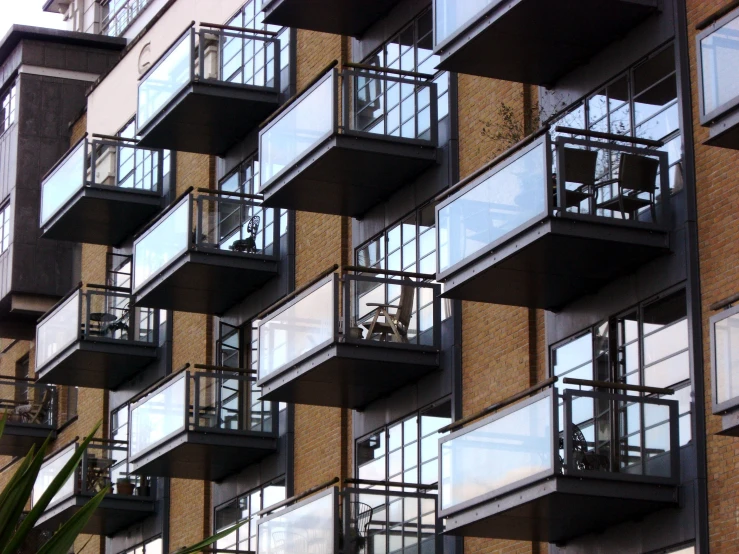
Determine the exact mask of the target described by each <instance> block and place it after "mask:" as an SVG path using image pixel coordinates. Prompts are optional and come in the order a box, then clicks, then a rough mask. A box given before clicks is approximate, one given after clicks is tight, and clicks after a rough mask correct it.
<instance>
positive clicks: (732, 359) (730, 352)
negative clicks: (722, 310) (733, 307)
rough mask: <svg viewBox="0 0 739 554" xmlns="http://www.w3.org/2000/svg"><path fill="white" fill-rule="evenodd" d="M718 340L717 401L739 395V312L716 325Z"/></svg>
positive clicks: (723, 400) (715, 331)
mask: <svg viewBox="0 0 739 554" xmlns="http://www.w3.org/2000/svg"><path fill="white" fill-rule="evenodd" d="M714 337H715V340H716V360H715V363H716V384H715V387H716V401H717V402H718V403H722V402H727V401H729V400H732V399H734V398H736V397H737V396H739V314H735V315H733V316H731V317H727V318H726V319H722V320H721V321H717V322H716V323H715V326H714Z"/></svg>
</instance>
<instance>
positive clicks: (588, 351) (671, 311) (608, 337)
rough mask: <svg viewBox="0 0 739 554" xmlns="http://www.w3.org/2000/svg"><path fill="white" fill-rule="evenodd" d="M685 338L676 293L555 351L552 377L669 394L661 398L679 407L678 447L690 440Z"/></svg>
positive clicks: (683, 310) (682, 307)
mask: <svg viewBox="0 0 739 554" xmlns="http://www.w3.org/2000/svg"><path fill="white" fill-rule="evenodd" d="M688 334H689V329H688V318H687V301H686V298H685V291H679V292H676V293H673V294H669V295H667V296H666V297H663V298H659V299H657V300H655V301H651V302H645V303H643V304H640V305H639V306H637V307H635V308H633V309H630V310H628V311H627V312H625V313H622V314H619V315H616V316H614V317H612V318H610V320H609V321H608V322H605V323H601V324H599V325H596V326H595V327H593V328H591V329H588V330H587V331H584V332H583V333H581V334H579V335H577V336H576V337H574V338H572V339H569V340H567V341H565V342H563V343H560V344H558V345H556V346H555V347H553V348H552V355H551V360H552V373H553V374H554V375H555V376H557V377H560V378H563V377H570V378H576V379H585V380H596V381H615V382H619V383H627V384H630V385H642V386H649V387H658V388H672V389H674V390H675V394H674V395H672V396H666V397H665V398H667V399H672V400H677V401H678V403H679V417H680V419H679V422H678V425H679V430H680V444H681V445H685V444H687V443H688V442H690V440H691V438H692V430H691V420H690V410H691V394H692V386H691V383H690V357H689V339H688ZM567 386H568V385H564V387H567ZM630 394H634V393H630ZM656 426H657V425H656V424H655V426H654V427H655V428H656Z"/></svg>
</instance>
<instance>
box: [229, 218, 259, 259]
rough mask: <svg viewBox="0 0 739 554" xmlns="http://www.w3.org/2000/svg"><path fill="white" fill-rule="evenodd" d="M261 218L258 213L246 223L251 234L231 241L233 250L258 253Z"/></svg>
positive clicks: (247, 230)
mask: <svg viewBox="0 0 739 554" xmlns="http://www.w3.org/2000/svg"><path fill="white" fill-rule="evenodd" d="M260 221H261V219H260V217H259V216H258V215H255V216H253V217H252V218H251V219H250V220H249V223H247V225H246V232H247V233H249V236H248V237H246V238H245V239H239V240H235V241H234V242H233V243H231V246H230V248H231V250H233V251H234V252H245V253H247V254H256V253H257V239H256V237H257V234H258V233H259V223H260Z"/></svg>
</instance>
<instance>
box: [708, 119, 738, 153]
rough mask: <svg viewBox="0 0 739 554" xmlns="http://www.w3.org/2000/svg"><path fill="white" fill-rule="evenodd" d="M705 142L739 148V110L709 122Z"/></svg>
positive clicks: (734, 148)
mask: <svg viewBox="0 0 739 554" xmlns="http://www.w3.org/2000/svg"><path fill="white" fill-rule="evenodd" d="M709 131H710V134H709V136H708V139H707V140H706V142H705V144H708V145H709V146H719V147H721V148H731V149H733V150H739V110H736V111H734V112H732V113H730V114H728V115H727V116H725V117H723V118H722V119H719V120H718V121H714V122H713V123H711V127H710V129H709Z"/></svg>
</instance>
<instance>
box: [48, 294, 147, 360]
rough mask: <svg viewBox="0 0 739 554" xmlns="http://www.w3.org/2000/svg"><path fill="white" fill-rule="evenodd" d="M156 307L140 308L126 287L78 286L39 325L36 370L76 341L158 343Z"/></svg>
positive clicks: (133, 343)
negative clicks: (84, 287) (134, 302)
mask: <svg viewBox="0 0 739 554" xmlns="http://www.w3.org/2000/svg"><path fill="white" fill-rule="evenodd" d="M158 331H159V321H158V313H157V311H156V310H153V309H150V308H139V307H137V306H135V305H134V304H133V297H132V296H131V294H130V293H129V292H127V291H125V292H124V291H123V289H113V288H111V287H105V286H102V285H89V286H88V288H87V290H83V289H78V290H76V291H75V292H74V293H72V294H71V295H70V296H69V297H68V298H67V299H65V300H63V301H62V302H61V303H60V304H58V305H57V306H56V307H55V308H54V309H53V310H52V311H51V312H49V313H48V314H47V315H45V316H44V318H43V319H42V320H41V321H40V322H39V324H38V327H37V328H36V371H37V372H42V371H43V369H44V367H45V366H46V365H47V364H49V363H50V362H52V361H53V360H55V359H56V358H58V357H59V356H61V355H62V354H63V353H64V352H65V350H66V349H67V348H68V347H69V346H71V345H73V344H74V343H76V342H77V341H94V342H98V343H102V342H105V343H110V344H129V345H146V346H151V345H157V344H158V341H159V336H158Z"/></svg>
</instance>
